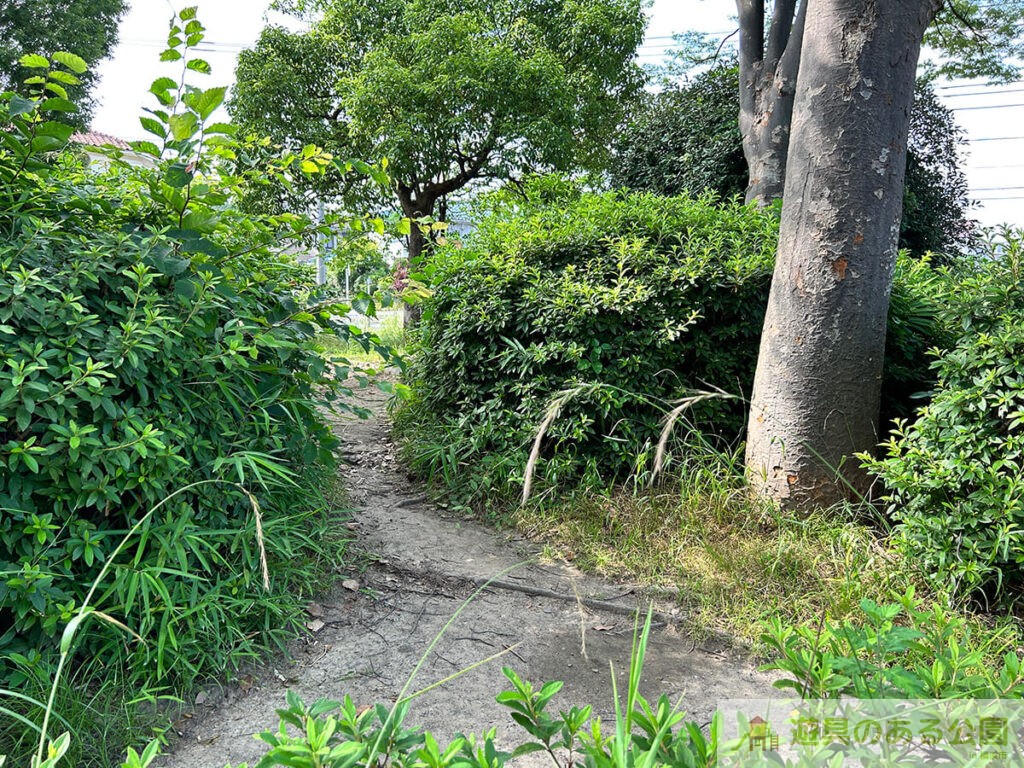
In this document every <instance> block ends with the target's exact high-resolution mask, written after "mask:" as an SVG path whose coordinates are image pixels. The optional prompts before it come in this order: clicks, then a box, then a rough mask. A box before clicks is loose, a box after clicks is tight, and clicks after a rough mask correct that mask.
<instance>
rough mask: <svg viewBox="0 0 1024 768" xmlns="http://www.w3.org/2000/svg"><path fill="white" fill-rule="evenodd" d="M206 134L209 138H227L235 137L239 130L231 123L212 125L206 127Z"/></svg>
mask: <svg viewBox="0 0 1024 768" xmlns="http://www.w3.org/2000/svg"><path fill="white" fill-rule="evenodd" d="M205 130H206V133H207V135H209V136H213V135H217V134H223V135H225V136H234V135H235V133H237V131H238V129H237V128H235V126H233V125H232V124H231V123H210V124H209V125H208V126H206V129H205Z"/></svg>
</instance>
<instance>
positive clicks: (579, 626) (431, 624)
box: [162, 389, 771, 768]
mask: <svg viewBox="0 0 1024 768" xmlns="http://www.w3.org/2000/svg"><path fill="white" fill-rule="evenodd" d="M362 396H363V399H364V401H365V404H366V405H367V406H368V407H371V408H372V409H373V411H374V416H373V417H372V418H371V419H368V420H365V421H362V420H358V419H345V420H341V421H339V422H338V423H337V426H336V428H337V431H338V434H339V435H340V436H341V437H342V438H343V439H344V440H345V442H346V445H347V451H348V457H349V461H350V462H351V463H350V464H348V465H346V466H345V467H344V468H343V469H342V472H343V476H344V477H343V479H344V482H345V484H346V486H347V487H348V489H349V495H350V498H351V501H352V503H353V505H354V506H355V507H356V511H355V518H354V522H353V523H350V526H351V527H352V528H354V529H355V530H356V531H357V538H358V546H359V547H360V548H361V549H363V550H364V551H366V552H367V553H368V554H369V556H370V558H371V563H372V564H371V566H370V567H369V568H368V569H367V570H366V571H365V572H364V573H362V574H359V575H358V577H357V578H355V579H351V580H346V582H345V584H344V585H342V586H338V587H336V588H334V589H333V590H332V591H330V592H328V593H327V594H325V595H324V596H323V597H322V598H321V599H320V600H318V601H317V603H315V604H313V605H311V615H310V626H311V628H313V629H315V630H316V631H314V632H312V634H311V636H310V637H309V638H308V639H306V640H303V641H300V642H297V643H295V645H294V647H293V649H292V654H291V659H290V660H285V659H278V660H276V661H275V662H272V663H269V664H267V665H266V666H264V667H262V668H260V669H258V670H255V671H253V672H251V673H250V674H247V675H244V676H242V677H241V678H240V679H239V680H237V681H234V682H232V683H229V684H227V685H226V686H223V687H221V688H220V689H218V690H210V691H206V692H205V693H203V694H200V696H199V697H198V698H197V701H196V702H195V706H194V708H193V709H192V711H191V712H189V713H188V714H186V715H185V716H184V717H183V718H182V719H181V720H180V721H179V728H180V731H181V733H182V738H181V739H180V741H179V742H178V743H177V745H176V747H175V749H174V750H173V751H172V752H171V753H170V754H169V755H168V756H167V757H165V758H164V759H163V762H162V765H164V766H167V767H169V768H222V767H223V766H224V765H225V763H228V764H231V765H235V764H237V763H240V762H242V761H248V762H249V763H250V765H251V764H252V763H253V762H255V761H256V760H258V759H259V756H260V755H261V754H262V753H263V751H264V749H263V747H264V744H263V743H262V742H260V741H258V740H256V739H255V738H254V736H255V734H258V733H259V732H260V731H263V730H268V729H270V730H276V728H277V722H278V720H277V716H276V714H275V712H274V710H275V709H276V708H278V707H282V706H283V705H284V697H285V691H286V690H288V689H291V690H294V691H296V692H297V693H298V694H299V695H300V696H302V697H303V698H304V699H305V700H307V701H313V700H315V699H318V698H330V699H341V698H342V697H344V696H345V695H346V694H347V695H350V696H352V698H353V700H354V701H355V702H356V704H358V705H367V704H373V703H376V702H382V703H385V704H388V705H390V704H391V703H392V702H393V701H394V700H395V698H396V697H397V696H398V694H399V692H400V690H401V689H402V686H403V685H404V684H405V682H406V680H407V679H408V677H409V675H410V674H411V673H412V671H413V668H414V667H415V666H416V663H417V661H418V660H419V658H420V656H421V655H422V654H423V653H424V651H425V649H426V648H427V646H428V645H429V643H430V642H431V640H432V639H433V638H434V637H435V636H436V635H437V634H438V633H439V632H440V631H441V630H442V627H443V626H444V624H445V622H446V621H448V619H449V618H450V617H451V616H452V615H453V614H454V613H455V611H456V610H458V608H459V606H460V605H461V604H462V602H463V601H464V600H465V599H466V598H467V597H469V596H470V595H471V594H472V593H473V592H474V591H475V590H477V589H478V588H479V587H480V585H482V584H483V583H484V582H485V581H486V580H487V579H491V578H493V577H497V579H496V581H495V582H493V583H492V584H491V585H490V586H488V587H486V588H484V589H483V591H482V592H481V593H480V594H479V595H478V596H477V597H476V598H475V599H474V600H473V601H472V602H471V603H470V604H469V606H468V607H467V608H466V609H465V610H464V611H463V612H462V614H461V615H460V616H459V618H458V620H457V621H456V622H455V624H454V625H453V626H452V627H451V628H450V629H449V630H448V631H447V633H446V634H445V635H444V637H443V638H442V639H441V641H440V642H439V643H438V644H437V645H436V647H435V648H434V650H433V651H432V652H431V653H430V655H429V658H428V659H427V660H426V663H425V664H424V666H423V668H422V669H421V671H420V673H419V675H418V677H417V678H416V679H415V680H414V681H413V685H412V687H411V688H410V691H416V690H420V689H422V688H424V687H426V686H428V685H430V684H431V683H434V682H436V681H438V680H441V679H443V678H445V677H447V676H449V675H451V674H453V673H455V672H457V671H459V670H461V669H465V668H466V667H469V666H470V665H472V664H474V663H476V662H478V661H480V660H481V659H484V658H487V657H488V656H491V655H493V654H496V653H498V652H500V651H503V650H505V649H509V650H508V652H507V653H506V654H505V655H504V656H503V657H502V658H501V659H500V660H498V661H494V662H490V663H488V664H485V665H483V666H480V667H477V668H476V669H474V670H472V671H470V672H469V673H467V674H466V675H464V676H463V677H460V678H459V679H458V680H456V681H454V682H450V683H447V684H445V685H443V686H441V687H439V688H437V689H434V690H432V691H430V692H428V693H426V694H425V695H424V696H422V697H419V698H417V699H416V700H415V701H414V702H413V704H412V706H411V708H410V714H409V720H408V721H407V725H409V724H411V725H416V726H422V727H424V728H428V729H430V730H432V731H433V732H434V733H435V735H436V736H438V737H439V740H440V739H442V738H447V737H450V736H451V735H453V734H454V733H457V732H460V731H462V732H466V733H469V732H477V733H479V732H482V731H484V730H486V729H489V728H492V727H496V728H497V729H498V735H499V739H501V740H502V741H503V746H506V747H509V748H511V747H512V746H515V745H516V744H518V743H519V742H520V741H521V740H525V739H524V738H522V737H523V734H521V733H519V732H517V730H516V727H515V725H514V724H513V723H512V722H511V721H510V720H509V718H508V716H507V710H505V709H504V708H502V707H500V706H499V705H498V704H496V703H495V701H494V697H495V695H496V694H497V693H499V692H500V691H502V690H504V688H505V683H506V681H505V678H504V677H503V676H502V674H501V667H502V666H503V665H507V666H511V667H512V668H514V669H515V670H516V671H517V673H518V674H519V675H520V676H521V677H524V678H525V679H529V680H531V681H533V682H534V683H541V682H544V681H547V680H563V681H565V687H564V688H563V689H562V691H561V692H560V693H559V694H558V696H557V697H556V699H555V700H554V702H553V704H554V706H555V707H556V708H568V707H569V706H572V705H574V704H578V705H581V706H582V705H584V704H591V705H592V706H593V707H594V711H595V714H598V715H600V716H601V717H602V719H607V718H609V717H610V716H611V714H612V712H613V703H612V693H611V682H610V681H611V672H610V667H609V662H611V663H612V664H613V665H614V670H615V674H616V676H617V678H618V682H619V683H620V684H621V683H622V682H623V680H624V679H625V676H626V674H627V672H628V669H629V655H630V645H631V641H632V635H633V618H632V616H633V613H634V612H635V611H636V610H637V609H638V608H639V609H641V610H644V611H645V610H646V607H647V604H648V599H647V598H646V597H645V596H644V595H643V593H642V591H641V590H639V589H636V588H633V587H631V586H630V585H627V584H616V583H612V582H609V581H605V580H601V579H597V578H593V577H589V576H586V575H583V574H581V573H579V572H577V571H575V570H574V569H572V568H571V567H568V566H565V565H562V564H555V563H545V562H540V561H539V560H538V558H537V551H536V547H535V546H533V545H531V544H530V543H529V542H526V541H524V540H522V539H518V538H517V537H515V536H512V535H508V534H502V533H496V532H494V531H492V530H489V529H487V528H484V527H482V526H480V525H478V524H476V523H475V522H472V521H467V520H464V519H461V518H458V517H452V516H450V515H446V514H445V513H444V512H442V511H440V510H438V509H437V508H436V507H434V506H433V505H431V504H430V503H428V502H427V501H426V499H425V496H424V495H423V490H422V488H421V487H419V486H418V485H417V484H416V483H414V482H411V481H409V480H408V479H407V478H406V477H405V475H404V474H403V472H402V471H401V470H400V468H399V467H398V466H397V462H396V460H395V456H394V453H393V450H392V445H391V443H390V441H389V438H388V424H387V421H386V416H385V414H384V410H385V409H384V402H385V396H384V395H383V394H382V393H380V392H378V391H377V390H375V389H367V390H365V391H364V392H363V393H362ZM526 561H528V562H526ZM524 562H526V564H522V563H524ZM517 564H520V565H519V567H515V566H517ZM509 569H511V570H509ZM655 607H656V609H657V610H658V614H657V616H658V617H659V618H660V619H661V621H659V622H657V623H658V627H657V629H656V630H655V631H654V632H653V633H652V637H651V642H650V645H649V648H648V657H647V663H646V666H645V669H644V681H645V684H644V685H643V686H642V691H643V693H644V695H646V696H649V697H651V698H657V696H659V695H660V694H662V693H665V694H667V695H668V696H669V697H670V698H671V699H672V700H673V701H675V700H676V699H678V698H679V697H680V696H682V697H683V701H684V704H683V708H684V710H685V711H687V712H688V713H689V715H690V716H691V717H694V718H696V719H697V720H698V721H700V722H707V721H708V720H710V716H711V712H712V711H713V710H714V708H715V705H716V701H717V700H719V699H725V698H732V699H735V698H747V697H750V698H763V697H767V696H769V695H770V692H771V687H770V684H771V679H770V678H769V677H768V676H767V675H765V674H762V673H759V672H757V671H756V665H755V664H754V663H753V662H751V661H750V660H749V659H747V658H746V657H745V655H744V654H743V653H741V652H739V651H736V650H734V649H731V648H729V647H728V645H727V644H726V643H724V642H722V641H720V640H711V641H708V640H704V641H700V642H698V641H696V640H695V639H693V638H691V637H689V636H688V635H687V634H686V633H685V631H684V630H683V629H681V628H680V627H681V621H676V619H677V618H678V619H680V620H681V619H682V618H683V617H680V616H679V615H678V612H677V609H675V608H674V607H673V606H672V605H671V604H664V605H656V606H655ZM620 690H621V688H620ZM527 759H528V758H527Z"/></svg>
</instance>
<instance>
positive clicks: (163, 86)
mask: <svg viewBox="0 0 1024 768" xmlns="http://www.w3.org/2000/svg"><path fill="white" fill-rule="evenodd" d="M177 87H178V84H177V83H176V82H174V81H173V80H172V79H171V78H169V77H158V78H157V79H156V80H154V81H153V82H152V84H151V85H150V86H149V92H150V93H158V92H159V93H164V92H166V91H170V90H172V89H174V88H177Z"/></svg>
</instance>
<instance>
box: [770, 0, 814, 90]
mask: <svg viewBox="0 0 1024 768" xmlns="http://www.w3.org/2000/svg"><path fill="white" fill-rule="evenodd" d="M807 5H808V0H803V2H801V3H800V10H799V11H798V12H797V15H796V21H794V22H793V25H792V32H791V33H790V36H789V42H788V43H786V50H785V51H783V52H782V57H781V58H780V59H779V64H778V67H777V73H778V75H779V78H780V79H781V80H782V81H783V82H785V83H788V84H789V87H791V88H793V87H796V75H797V72H799V71H800V51H801V49H802V48H803V44H804V25H805V24H806V22H807Z"/></svg>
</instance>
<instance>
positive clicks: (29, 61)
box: [18, 53, 50, 69]
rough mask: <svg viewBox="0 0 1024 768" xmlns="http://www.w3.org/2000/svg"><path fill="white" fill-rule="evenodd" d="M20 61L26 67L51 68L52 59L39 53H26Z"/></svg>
mask: <svg viewBox="0 0 1024 768" xmlns="http://www.w3.org/2000/svg"><path fill="white" fill-rule="evenodd" d="M18 63H19V64H20V65H21V66H23V67H25V68H26V69H49V68H50V60H49V59H47V58H46V57H45V56H40V55H39V54H38V53H26V54H25V55H24V56H22V57H21V58H20V59H18Z"/></svg>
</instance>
